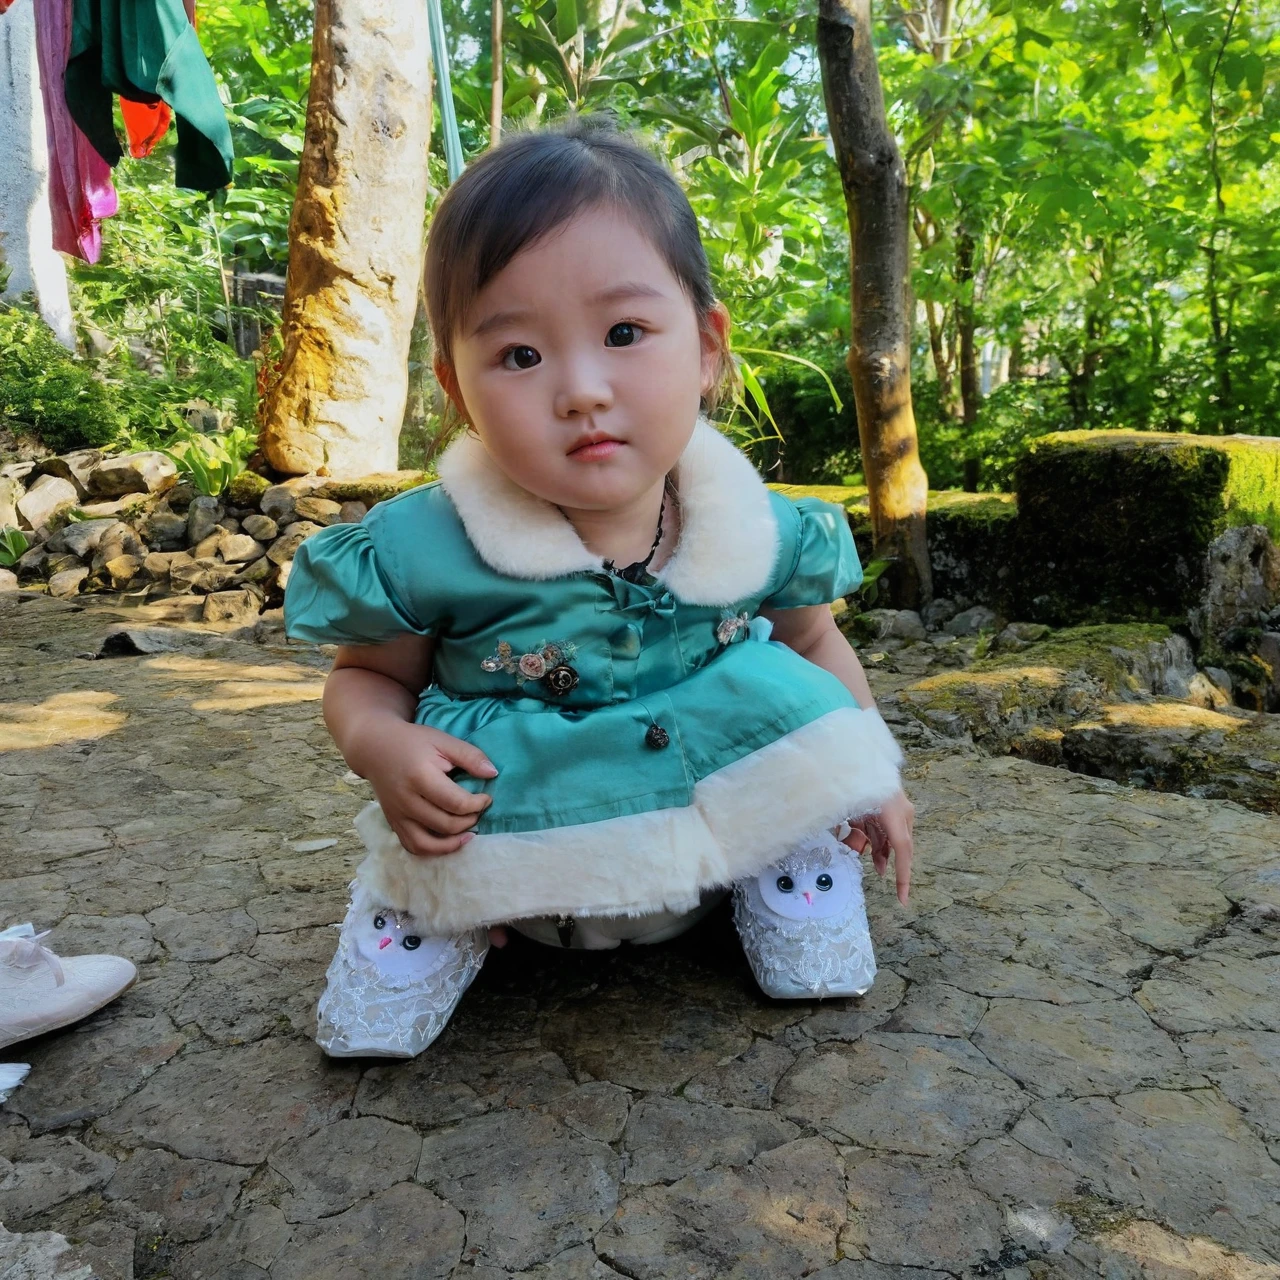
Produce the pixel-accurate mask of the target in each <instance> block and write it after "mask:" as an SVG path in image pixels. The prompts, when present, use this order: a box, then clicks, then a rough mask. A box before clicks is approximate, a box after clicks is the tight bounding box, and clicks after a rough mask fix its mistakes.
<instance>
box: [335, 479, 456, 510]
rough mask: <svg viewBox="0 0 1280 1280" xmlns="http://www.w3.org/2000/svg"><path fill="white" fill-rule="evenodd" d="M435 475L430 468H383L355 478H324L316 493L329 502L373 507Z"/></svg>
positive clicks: (425, 481) (424, 482) (427, 480)
mask: <svg viewBox="0 0 1280 1280" xmlns="http://www.w3.org/2000/svg"><path fill="white" fill-rule="evenodd" d="M434 479H435V476H433V475H432V474H431V473H430V472H429V471H382V472H377V473H375V474H373V475H368V476H358V477H357V478H356V479H354V480H326V481H325V482H324V484H322V485H321V486H320V488H318V489H317V490H316V497H318V498H328V499H329V500H330V501H332V502H363V503H364V504H365V506H367V507H372V506H374V505H376V504H377V503H379V502H385V501H386V500H387V499H388V498H394V497H395V496H396V495H397V494H399V493H405V492H407V491H408V490H410V489H416V488H417V487H418V486H419V485H423V484H427V483H428V482H429V481H431V480H434Z"/></svg>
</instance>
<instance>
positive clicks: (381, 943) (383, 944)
mask: <svg viewBox="0 0 1280 1280" xmlns="http://www.w3.org/2000/svg"><path fill="white" fill-rule="evenodd" d="M808 896H809V895H808V894H807V893H806V894H805V897H806V898H807V897H808ZM390 945H391V939H390V938H380V939H379V940H378V950H379V951H382V950H384V949H385V948H387V947H389V946H390Z"/></svg>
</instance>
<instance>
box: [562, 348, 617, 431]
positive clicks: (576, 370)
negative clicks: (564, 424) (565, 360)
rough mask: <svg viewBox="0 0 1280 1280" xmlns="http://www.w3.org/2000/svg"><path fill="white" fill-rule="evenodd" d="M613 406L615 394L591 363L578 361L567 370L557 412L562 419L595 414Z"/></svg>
mask: <svg viewBox="0 0 1280 1280" xmlns="http://www.w3.org/2000/svg"><path fill="white" fill-rule="evenodd" d="M612 404H613V392H612V390H611V389H610V387H609V384H608V382H607V381H606V380H605V378H604V376H603V373H602V371H601V370H599V369H597V368H596V367H595V365H594V364H593V363H592V362H591V361H589V360H584V361H578V362H575V363H573V364H571V365H570V366H569V367H568V368H566V369H565V371H564V374H563V381H562V382H561V384H560V390H559V393H558V394H557V396H556V405H555V408H556V412H557V414H558V415H559V416H560V417H562V418H567V417H569V416H570V415H571V414H574V413H595V412H596V411H597V410H599V409H607V408H609V407H610V405H612Z"/></svg>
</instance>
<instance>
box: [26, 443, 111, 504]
mask: <svg viewBox="0 0 1280 1280" xmlns="http://www.w3.org/2000/svg"><path fill="white" fill-rule="evenodd" d="M103 456H104V455H103V452H102V450H101V449H77V450H75V452H73V453H65V454H63V455H62V456H61V457H57V458H44V459H42V460H41V461H39V462H37V463H36V465H35V467H34V468H33V469H32V472H31V475H32V477H35V476H58V477H60V478H61V479H63V480H69V481H70V482H71V483H72V484H73V485H75V487H76V492H77V493H78V494H79V496H80V497H81V498H84V497H87V496H88V494H89V476H90V473H91V472H92V471H93V469H94V467H96V466H97V465H98V464H99V463H100V462H101V461H102V459H103Z"/></svg>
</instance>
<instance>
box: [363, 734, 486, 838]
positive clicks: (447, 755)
mask: <svg viewBox="0 0 1280 1280" xmlns="http://www.w3.org/2000/svg"><path fill="white" fill-rule="evenodd" d="M352 754H353V755H358V756H359V757H360V763H359V765H356V764H355V763H354V761H353V762H352V767H353V768H355V770H356V772H357V773H359V774H361V775H362V776H363V777H365V778H368V780H369V782H370V783H371V784H372V785H373V793H374V795H376V796H377V797H378V803H379V804H380V805H381V806H382V812H383V813H384V814H386V818H387V821H388V822H389V823H390V824H391V829H392V830H393V831H394V832H395V833H396V835H397V836H398V837H399V839H400V843H401V844H402V845H404V847H405V848H406V849H408V851H409V852H410V853H413V854H417V855H419V856H424V857H430V856H437V855H439V854H443V853H454V852H456V851H457V850H458V849H461V848H462V846H463V845H464V844H466V843H467V841H468V840H471V839H472V838H473V833H472V832H471V828H472V827H473V826H475V823H476V819H477V818H479V816H480V815H481V814H482V813H483V812H484V811H485V810H486V809H487V808H488V807H489V805H490V804H492V803H493V797H492V796H488V795H484V794H483V793H480V794H474V793H472V792H470V791H466V790H464V789H463V788H462V787H460V786H458V784H457V783H456V782H454V781H453V779H452V778H450V777H449V776H448V775H449V771H450V770H451V769H454V768H457V767H461V768H463V769H465V770H466V771H467V772H468V773H469V774H471V775H472V776H473V777H476V778H494V777H497V774H498V771H497V769H496V768H494V766H493V764H492V763H491V762H490V761H489V760H488V759H486V757H485V754H484V752H483V751H481V750H479V749H478V748H477V747H473V746H472V745H471V744H470V743H468V742H463V741H462V739H461V738H455V737H452V736H451V735H450V734H447V733H441V732H440V730H439V729H432V728H429V727H427V726H426V725H419V724H409V723H407V722H404V721H397V722H394V723H390V724H388V723H387V721H386V720H385V719H383V720H382V721H381V722H380V723H379V724H378V725H377V740H376V741H375V742H371V743H369V744H368V746H367V747H366V748H365V750H363V751H356V752H353V753H352ZM348 758H349V759H350V757H348Z"/></svg>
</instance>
